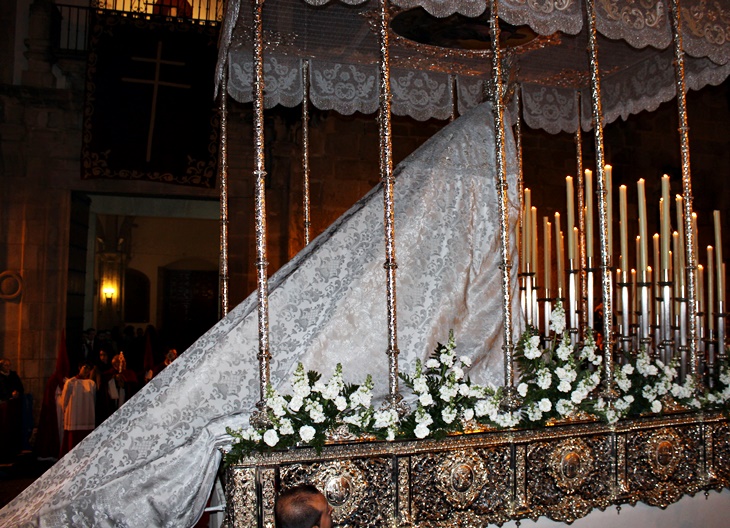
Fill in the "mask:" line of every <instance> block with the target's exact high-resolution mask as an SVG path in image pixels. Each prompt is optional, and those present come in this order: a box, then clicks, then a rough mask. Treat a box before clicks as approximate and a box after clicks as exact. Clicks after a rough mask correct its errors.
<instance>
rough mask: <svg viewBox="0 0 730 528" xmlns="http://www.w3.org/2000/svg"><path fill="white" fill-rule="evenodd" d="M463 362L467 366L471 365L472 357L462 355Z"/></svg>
mask: <svg viewBox="0 0 730 528" xmlns="http://www.w3.org/2000/svg"><path fill="white" fill-rule="evenodd" d="M461 364H462V365H464V366H465V367H471V358H470V357H469V356H461Z"/></svg>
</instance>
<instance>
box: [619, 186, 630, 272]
mask: <svg viewBox="0 0 730 528" xmlns="http://www.w3.org/2000/svg"><path fill="white" fill-rule="evenodd" d="M618 203H619V240H620V244H621V270H622V271H624V272H628V271H629V234H628V228H627V226H628V222H627V216H628V213H627V207H626V186H625V185H622V186H621V187H619V188H618ZM627 280H628V279H627V278H624V279H623V280H622V281H621V282H626V281H627Z"/></svg>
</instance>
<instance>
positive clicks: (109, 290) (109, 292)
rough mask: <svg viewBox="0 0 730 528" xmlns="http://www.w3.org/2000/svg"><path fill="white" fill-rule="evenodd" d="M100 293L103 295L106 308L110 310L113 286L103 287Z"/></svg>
mask: <svg viewBox="0 0 730 528" xmlns="http://www.w3.org/2000/svg"><path fill="white" fill-rule="evenodd" d="M102 293H103V294H104V298H105V299H106V306H107V308H111V306H112V299H114V293H115V290H114V287H113V286H105V287H104V289H103V290H102Z"/></svg>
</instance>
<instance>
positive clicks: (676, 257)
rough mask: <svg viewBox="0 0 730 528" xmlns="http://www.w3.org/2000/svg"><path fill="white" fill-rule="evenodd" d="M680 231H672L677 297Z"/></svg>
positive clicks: (677, 291) (677, 293)
mask: <svg viewBox="0 0 730 528" xmlns="http://www.w3.org/2000/svg"><path fill="white" fill-rule="evenodd" d="M678 246H679V233H677V232H676V231H675V232H673V233H672V266H673V270H674V274H673V280H674V295H675V297H678V296H679V293H680V291H679V285H680V280H679V273H680V271H679V265H680V263H679V247H678Z"/></svg>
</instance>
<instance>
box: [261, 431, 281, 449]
mask: <svg viewBox="0 0 730 528" xmlns="http://www.w3.org/2000/svg"><path fill="white" fill-rule="evenodd" d="M264 442H266V445H267V446H269V447H274V446H275V445H276V444H278V443H279V435H278V434H276V431H274V430H273V429H269V430H268V431H266V432H265V433H264Z"/></svg>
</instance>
